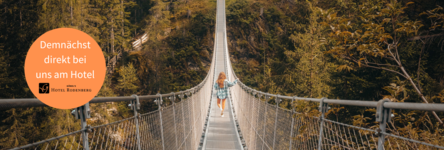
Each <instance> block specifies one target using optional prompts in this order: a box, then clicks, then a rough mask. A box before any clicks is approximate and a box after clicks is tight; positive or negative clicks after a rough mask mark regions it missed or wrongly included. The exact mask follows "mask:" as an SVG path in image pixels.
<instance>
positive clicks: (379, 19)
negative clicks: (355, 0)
mask: <svg viewBox="0 0 444 150" xmlns="http://www.w3.org/2000/svg"><path fill="white" fill-rule="evenodd" d="M412 3H413V2H409V3H407V5H409V4H412ZM359 8H361V9H360V10H361V11H359V12H358V13H357V14H356V15H353V16H349V17H348V16H338V15H337V13H336V12H334V11H331V10H330V11H322V12H323V14H324V16H323V18H324V19H325V22H323V25H324V26H325V27H328V28H330V29H331V32H330V34H329V37H330V38H331V40H330V44H331V47H330V48H329V50H328V51H327V53H328V54H331V55H332V56H334V57H336V58H341V59H344V60H346V61H348V62H352V65H357V67H368V68H374V69H381V70H385V71H388V72H392V73H396V74H397V75H399V76H402V77H404V78H405V79H407V80H408V81H409V82H410V84H411V85H412V87H413V88H414V90H415V91H416V92H417V93H418V95H419V96H420V97H421V99H422V101H423V102H425V103H429V101H428V100H427V99H426V98H425V97H424V95H423V94H422V92H421V91H420V90H419V88H418V85H417V84H416V83H414V82H413V79H412V77H411V76H410V75H409V73H408V70H406V69H405V67H404V64H403V63H406V62H403V59H401V58H402V57H401V56H405V55H408V54H409V53H412V51H411V49H409V48H408V47H405V46H404V47H403V46H402V45H403V44H404V45H407V44H408V43H406V42H405V41H406V38H408V37H411V36H413V35H417V34H418V31H419V29H420V28H421V27H422V26H423V24H422V23H421V22H420V21H412V20H410V19H409V18H408V16H406V15H405V14H404V10H405V9H406V8H407V7H405V6H403V4H402V3H401V2H398V1H396V0H392V1H390V2H386V1H384V0H375V1H368V2H364V3H363V4H362V5H359ZM351 67H352V66H349V65H342V66H340V68H338V69H346V68H351ZM433 115H434V116H435V118H436V119H437V120H438V121H439V122H440V123H441V124H443V122H442V120H441V119H440V118H439V117H438V115H437V114H436V113H435V112H433Z"/></svg>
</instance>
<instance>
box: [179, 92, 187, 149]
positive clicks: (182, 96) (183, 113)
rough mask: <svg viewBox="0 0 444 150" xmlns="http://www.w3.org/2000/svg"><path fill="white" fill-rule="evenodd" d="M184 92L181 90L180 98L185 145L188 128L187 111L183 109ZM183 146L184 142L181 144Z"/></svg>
mask: <svg viewBox="0 0 444 150" xmlns="http://www.w3.org/2000/svg"><path fill="white" fill-rule="evenodd" d="M184 96H185V95H184V92H181V93H180V94H179V98H180V103H181V104H182V125H183V141H182V142H183V143H185V145H186V144H187V143H186V142H184V141H185V135H186V131H187V130H186V129H185V112H184V111H183V103H184V101H183V98H184ZM181 146H182V144H181ZM185 147H186V146H185Z"/></svg>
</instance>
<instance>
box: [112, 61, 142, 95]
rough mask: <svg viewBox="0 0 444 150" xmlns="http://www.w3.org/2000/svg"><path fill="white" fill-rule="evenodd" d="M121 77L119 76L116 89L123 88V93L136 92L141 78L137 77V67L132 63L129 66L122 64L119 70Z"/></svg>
mask: <svg viewBox="0 0 444 150" xmlns="http://www.w3.org/2000/svg"><path fill="white" fill-rule="evenodd" d="M119 74H120V77H119V78H118V82H119V84H117V86H116V89H119V90H121V91H122V92H121V93H123V95H126V96H128V95H131V94H135V92H136V91H137V88H138V86H137V85H138V82H139V79H138V78H137V74H136V69H135V68H134V66H133V64H132V63H129V64H128V66H126V67H125V66H122V67H120V70H119Z"/></svg>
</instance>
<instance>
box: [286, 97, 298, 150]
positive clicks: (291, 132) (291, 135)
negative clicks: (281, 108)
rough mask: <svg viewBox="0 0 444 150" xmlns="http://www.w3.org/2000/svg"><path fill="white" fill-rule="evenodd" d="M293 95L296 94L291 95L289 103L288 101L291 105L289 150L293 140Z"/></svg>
mask: <svg viewBox="0 0 444 150" xmlns="http://www.w3.org/2000/svg"><path fill="white" fill-rule="evenodd" d="M295 97H296V96H293V98H292V99H291V103H290V106H291V129H290V146H289V148H288V149H289V150H291V146H292V145H291V144H292V142H293V128H294V118H295V117H294V106H293V103H294V100H295Z"/></svg>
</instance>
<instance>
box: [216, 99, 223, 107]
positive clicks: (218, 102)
mask: <svg viewBox="0 0 444 150" xmlns="http://www.w3.org/2000/svg"><path fill="white" fill-rule="evenodd" d="M217 107H219V108H222V107H221V106H220V99H219V98H218V99H217Z"/></svg>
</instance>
